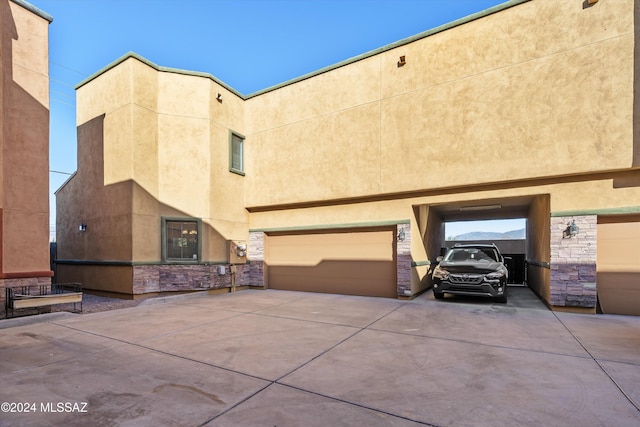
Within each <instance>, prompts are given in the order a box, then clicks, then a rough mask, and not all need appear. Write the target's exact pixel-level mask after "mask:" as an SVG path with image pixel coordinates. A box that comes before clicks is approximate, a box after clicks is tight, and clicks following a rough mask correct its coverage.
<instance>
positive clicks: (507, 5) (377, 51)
mask: <svg viewBox="0 0 640 427" xmlns="http://www.w3.org/2000/svg"><path fill="white" fill-rule="evenodd" d="M12 1H16V2H18V1H20V0H12ZM529 1H531V0H508V1H506V2H504V3H500V4H498V5H496V6H493V7H490V8H488V9H485V10H482V11H480V12H477V13H474V14H472V15H468V16H465V17H463V18H460V19H457V20H455V21H452V22H449V23H447V24H444V25H440V26H439V27H436V28H433V29H431V30H427V31H424V32H422V33H419V34H416V35H414V36H411V37H407V38H405V39H402V40H399V41H397V42H394V43H391V44H388V45H386V46H383V47H380V48H378V49H375V50H372V51H369V52H366V53H363V54H361V55H358V56H354V57H352V58H349V59H346V60H344V61H341V62H338V63H337V64H333V65H329V66H327V67H324V68H321V69H319V70H316V71H313V72H311V73H308V74H304V75H302V76H300V77H296V78H294V79H291V80H287V81H286V82H283V83H279V84H277V85H275V86H271V87H268V88H266V89H262V90H259V91H257V92H254V93H252V94H250V95H243V94H241V93H240V92H238V91H236V90H235V89H233V88H232V87H230V86H229V85H227V84H226V83H224V82H222V81H221V80H219V79H217V78H216V77H214V76H213V75H212V74H209V73H202V72H198V71H188V70H182V69H178V68H168V67H161V66H159V65H157V64H155V63H153V62H151V61H149V60H148V59H146V58H143V57H142V56H140V55H138V54H136V53H135V52H129V53H127V54H125V55H123V56H121V57H120V58H118V59H116V60H115V61H113V62H112V63H110V64H109V65H107V66H105V67H103V68H102V69H101V70H99V71H97V72H96V73H94V74H92V75H91V76H89V77H87V78H86V79H84V80H83V81H81V82H80V83H78V84H77V85H76V86H75V89H76V90H77V89H79V88H80V87H82V86H84V85H85V84H87V83H89V82H90V81H91V80H93V79H95V78H96V77H98V76H99V75H101V74H103V73H105V72H107V71H108V70H110V69H111V68H113V67H115V66H117V65H119V64H120V63H122V62H124V61H125V60H127V59H129V58H135V59H137V60H138V61H140V62H143V63H144V64H147V65H148V66H150V67H152V68H154V69H156V70H158V71H164V72H169V73H177V74H186V75H190V76H199V77H205V78H209V79H211V80H213V81H214V82H216V83H217V84H219V85H220V86H222V87H224V88H225V89H227V90H228V91H229V92H231V93H233V94H235V95H237V96H238V97H240V98H242V99H243V100H247V99H249V98H253V97H255V96H258V95H262V94H265V93H267V92H271V91H273V90H276V89H280V88H282V87H285V86H288V85H291V84H294V83H297V82H300V81H302V80H306V79H309V78H311V77H315V76H317V75H319V74H323V73H326V72H328V71H331V70H335V69H336V68H340V67H344V66H345V65H349V64H352V63H354V62H358V61H361V60H363V59H366V58H370V57H372V56H375V55H378V54H380V53H382V52H386V51H388V50H391V49H395V48H397V47H400V46H404V45H406V44H409V43H412V42H414V41H416V40H420V39H423V38H426V37H429V36H432V35H434V34H437V33H441V32H443V31H446V30H449V29H451V28H454V27H458V26H460V25H463V24H466V23H468V22H471V21H475V20H476V19H480V18H483V17H485V16H488V15H491V14H494V13H497V12H500V11H502V10H505V9H508V8H510V7H513V6H516V5H519V4H522V3H527V2H529Z"/></svg>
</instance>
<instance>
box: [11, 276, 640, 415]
mask: <svg viewBox="0 0 640 427" xmlns="http://www.w3.org/2000/svg"><path fill="white" fill-rule="evenodd" d="M0 328H1V329H0V384H1V387H0V402H8V403H9V404H10V405H11V406H6V403H3V407H2V410H3V412H2V413H0V425H2V426H11V425H39V426H43V425H45V426H46V425H78V426H80V425H83V426H84V425H131V426H133V425H135V426H138V425H181V426H201V425H206V426H253V425H255V426H289V425H291V426H294V425H295V426H297V425H305V426H316V425H317V426H326V425H367V426H375V425H379V426H389V425H393V426H418V425H431V426H470V425H472V426H495V425H510V426H540V425H549V426H554V425H557V426H564V425H581V426H613V425H615V426H637V425H640V410H639V409H638V407H639V406H640V318H637V317H629V316H604V315H579V314H569V313H557V312H551V311H549V310H548V309H547V308H546V306H545V305H544V304H542V303H541V302H540V301H539V300H538V299H537V297H535V295H534V294H533V293H532V292H531V291H530V290H529V289H527V288H524V287H514V288H513V289H510V296H509V303H508V304H506V305H505V304H494V303H491V302H490V301H485V300H475V299H469V298H465V299H449V298H447V299H445V300H443V301H435V300H434V299H433V296H432V295H431V293H430V292H427V293H425V294H423V295H422V296H420V297H418V298H416V299H414V300H411V301H400V300H395V299H386V298H370V297H356V296H346V295H332V294H318V293H302V292H293V291H276V290H266V291H242V292H237V293H230V294H224V295H207V294H206V293H202V294H192V295H188V296H179V297H171V298H160V299H155V300H148V301H145V302H144V303H143V304H141V305H139V306H137V307H132V308H126V309H121V310H114V311H108V312H102V313H94V314H84V315H77V314H67V313H52V314H48V315H41V316H35V317H33V318H22V319H12V320H5V321H0ZM61 404H62V405H61ZM26 405H28V406H29V408H28V410H29V412H28V413H26V412H25V406H26ZM6 409H9V412H6V411H5V410H6ZM11 409H14V410H15V411H18V410H20V411H22V412H20V413H18V412H11V411H10V410H11Z"/></svg>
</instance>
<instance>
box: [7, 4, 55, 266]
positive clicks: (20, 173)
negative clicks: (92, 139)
mask: <svg viewBox="0 0 640 427" xmlns="http://www.w3.org/2000/svg"><path fill="white" fill-rule="evenodd" d="M49 22H50V21H49V19H48V18H46V17H44V16H41V15H39V14H37V13H34V12H33V11H31V10H28V9H26V8H25V7H23V6H22V5H20V4H17V3H15V2H13V1H9V0H0V36H1V39H0V147H1V150H0V222H1V225H0V227H1V228H0V229H1V233H0V236H1V239H2V240H1V242H0V244H1V245H2V247H1V248H0V273H1V274H2V275H10V276H11V275H13V276H14V277H17V276H16V275H18V276H20V275H23V276H24V277H30V276H42V275H46V274H48V272H49V270H50V268H49V196H48V193H49V50H48V49H49V46H48V43H49V35H48V31H49ZM20 277H22V276H20Z"/></svg>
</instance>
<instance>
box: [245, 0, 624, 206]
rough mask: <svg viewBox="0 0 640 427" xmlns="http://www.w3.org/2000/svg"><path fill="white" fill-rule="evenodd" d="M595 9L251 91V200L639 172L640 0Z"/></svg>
mask: <svg viewBox="0 0 640 427" xmlns="http://www.w3.org/2000/svg"><path fill="white" fill-rule="evenodd" d="M582 3H583V2H582V1H577V0H575V1H574V0H572V1H562V2H559V1H558V2H556V1H546V0H533V1H530V2H527V3H523V4H520V5H517V6H515V7H512V8H509V9H506V10H503V11H501V12H499V13H496V14H493V15H490V16H487V17H485V18H483V19H479V20H476V21H472V22H469V23H467V24H464V25H462V26H459V27H456V28H453V29H450V30H448V31H444V32H441V33H438V34H435V35H432V36H430V37H426V38H424V39H421V40H418V41H415V42H413V43H410V44H407V45H404V46H400V47H398V48H396V49H392V50H389V51H386V52H383V53H381V54H379V55H376V56H374V57H371V58H367V59H364V60H362V61H359V62H355V63H352V64H349V65H345V66H343V67H341V68H338V69H336V70H333V71H329V72H327V73H325V74H321V75H319V76H316V77H314V78H311V79H307V80H303V81H301V82H298V83H295V84H293V85H291V86H287V87H284V88H281V89H277V90H274V91H271V92H267V93H265V94H262V95H259V96H256V97H253V98H251V99H249V100H248V101H247V133H248V137H247V141H248V142H249V143H248V170H249V171H250V173H249V174H247V194H246V199H247V206H248V207H261V206H268V205H273V204H287V203H299V202H302V201H313V200H327V199H340V198H349V197H358V196H365V195H370V194H378V193H395V192H402V191H412V190H421V189H425V188H431V189H433V188H445V187H451V186H458V185H469V184H476V183H478V182H501V181H506V180H517V179H526V178H531V177H540V176H558V175H565V174H575V173H581V172H585V171H588V172H593V171H597V170H609V169H618V168H627V167H630V166H631V165H632V160H633V157H632V156H633V154H632V153H633V93H632V90H631V88H632V87H633V71H634V69H633V67H634V61H633V58H634V55H633V50H634V28H633V0H620V1H615V2H613V1H607V2H600V3H599V4H597V5H596V6H595V7H590V8H583V7H582V6H583V5H582ZM401 55H403V56H405V58H406V65H405V66H403V67H398V66H397V61H398V58H399V57H400V56H401ZM309 171H313V173H309ZM265 188H267V189H269V191H265Z"/></svg>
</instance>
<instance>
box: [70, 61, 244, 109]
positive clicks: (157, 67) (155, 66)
mask: <svg viewBox="0 0 640 427" xmlns="http://www.w3.org/2000/svg"><path fill="white" fill-rule="evenodd" d="M129 58H134V59H137V60H138V61H140V62H142V63H143V64H146V65H148V66H149V67H151V68H153V69H155V70H156V71H163V72H167V73H175V74H186V75H189V76H197V77H204V78H207V79H211V80H213V81H214V82H216V83H217V84H219V85H220V86H222V87H224V88H225V89H227V90H228V91H229V92H231V93H233V94H235V95H237V96H238V97H240V98H242V99H246V97H245V96H244V95H242V94H241V93H240V92H238V91H237V90H235V89H233V88H232V87H231V86H229V85H228V84H226V83H224V82H223V81H221V80H219V79H217V78H215V77H214V76H213V75H211V74H209V73H201V72H198V71H189V70H181V69H179V68H169V67H161V66H160V65H158V64H155V63H153V62H151V61H149V60H148V59H146V58H144V57H142V56H140V55H138V54H137V53H135V52H129V53H126V54H124V55H122V56H121V57H120V58H118V59H116V60H115V61H113V62H112V63H110V64H109V65H107V66H105V67H103V68H102V69H100V70H98V71H97V72H95V73H93V74H92V75H90V76H89V77H87V78H86V79H84V80H83V81H81V82H80V83H78V84H77V85H76V86H75V89H76V90H78V89H79V88H81V87H82V86H84V85H86V84H87V83H89V82H90V81H91V80H93V79H95V78H96V77H98V76H100V75H101V74H104V73H106V72H107V71H109V70H110V69H111V68H114V67H116V66H117V65H119V64H121V63H123V62H124V61H126V60H127V59H129Z"/></svg>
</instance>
